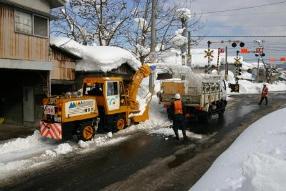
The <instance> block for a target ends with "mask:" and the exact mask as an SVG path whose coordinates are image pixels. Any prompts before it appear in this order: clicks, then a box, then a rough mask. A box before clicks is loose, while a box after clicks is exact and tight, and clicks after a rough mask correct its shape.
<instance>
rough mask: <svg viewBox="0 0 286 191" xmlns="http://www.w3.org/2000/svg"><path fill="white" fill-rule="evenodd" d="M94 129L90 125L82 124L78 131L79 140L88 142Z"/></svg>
mask: <svg viewBox="0 0 286 191" xmlns="http://www.w3.org/2000/svg"><path fill="white" fill-rule="evenodd" d="M94 134H95V129H94V127H92V126H91V125H90V124H84V125H82V126H81V127H80V129H79V139H80V140H83V141H89V140H91V139H92V138H93V136H94Z"/></svg>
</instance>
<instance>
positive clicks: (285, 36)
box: [192, 35, 286, 38]
mask: <svg viewBox="0 0 286 191" xmlns="http://www.w3.org/2000/svg"><path fill="white" fill-rule="evenodd" d="M192 37H197V38H203V37H204V38H286V35H277V36H275V35H225V36H224V35H192Z"/></svg>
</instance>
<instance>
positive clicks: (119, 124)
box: [116, 118, 125, 130]
mask: <svg viewBox="0 0 286 191" xmlns="http://www.w3.org/2000/svg"><path fill="white" fill-rule="evenodd" d="M124 127H125V120H124V119H122V118H118V119H117V121H116V129H117V130H122V129H124Z"/></svg>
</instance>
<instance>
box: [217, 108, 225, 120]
mask: <svg viewBox="0 0 286 191" xmlns="http://www.w3.org/2000/svg"><path fill="white" fill-rule="evenodd" d="M223 117H224V110H222V111H220V112H219V113H218V118H219V119H222V118H223Z"/></svg>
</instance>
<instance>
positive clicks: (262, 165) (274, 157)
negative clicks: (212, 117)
mask: <svg viewBox="0 0 286 191" xmlns="http://www.w3.org/2000/svg"><path fill="white" fill-rule="evenodd" d="M285 116H286V109H281V110H278V111H275V112H273V113H271V114H269V115H267V116H265V117H263V118H262V119H260V120H258V121H257V122H255V123H254V124H252V125H251V126H250V127H249V128H247V129H246V130H245V131H244V132H243V133H242V134H241V135H240V136H239V137H238V138H237V139H236V141H235V142H234V143H233V144H232V145H231V146H230V147H229V148H228V149H227V150H226V151H225V152H224V153H223V154H222V155H221V156H220V157H219V158H217V160H216V161H215V162H214V163H213V165H212V166H211V167H210V169H209V170H208V171H207V172H206V173H205V174H204V175H203V176H202V177H201V179H200V180H199V181H198V182H197V183H196V184H195V185H194V186H193V187H192V188H191V190H192V191H202V190H204V191H264V190H265V191H284V190H285V188H286V181H285V177H286V141H285V140H286V118H285Z"/></svg>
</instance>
